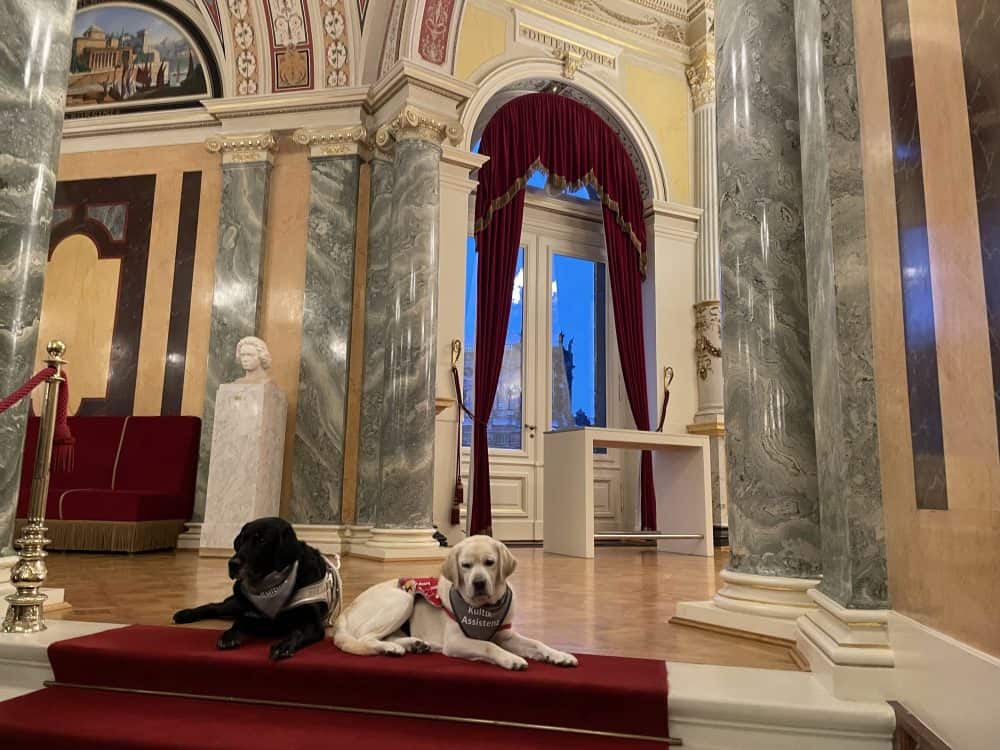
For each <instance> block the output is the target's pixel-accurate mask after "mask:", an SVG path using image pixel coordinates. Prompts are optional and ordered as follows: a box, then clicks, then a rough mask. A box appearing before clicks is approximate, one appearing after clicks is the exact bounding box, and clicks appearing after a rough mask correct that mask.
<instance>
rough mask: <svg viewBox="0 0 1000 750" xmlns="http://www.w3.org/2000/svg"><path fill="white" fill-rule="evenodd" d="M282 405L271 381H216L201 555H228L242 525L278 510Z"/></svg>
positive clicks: (285, 403) (281, 397) (285, 405)
mask: <svg viewBox="0 0 1000 750" xmlns="http://www.w3.org/2000/svg"><path fill="white" fill-rule="evenodd" d="M287 410H288V401H287V399H286V397H285V393H284V391H282V390H281V389H280V388H278V387H277V386H276V385H274V383H253V384H250V383H227V384H225V385H222V386H219V390H218V394H217V396H216V399H215V425H214V429H213V432H212V453H211V464H210V466H209V472H208V490H207V496H206V502H205V520H204V521H203V523H202V525H201V539H200V549H199V554H201V555H202V556H204V557H229V556H230V555H232V554H233V539H235V538H236V535H237V534H238V533H239V532H240V529H241V528H242V527H243V525H244V524H246V523H248V522H250V521H252V520H254V519H255V518H263V517H266V516H277V515H278V513H279V509H280V506H281V469H282V464H283V461H284V454H285V417H286V413H287Z"/></svg>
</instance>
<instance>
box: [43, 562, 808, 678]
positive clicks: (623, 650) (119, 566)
mask: <svg viewBox="0 0 1000 750" xmlns="http://www.w3.org/2000/svg"><path fill="white" fill-rule="evenodd" d="M514 552H515V555H516V556H517V558H518V562H519V564H518V569H517V572H516V573H515V574H514V576H513V578H512V579H511V583H512V585H513V587H514V589H515V591H516V592H517V602H518V610H517V620H518V628H519V629H520V630H521V631H522V632H524V633H525V634H526V635H530V636H532V637H535V638H539V639H541V640H543V641H546V642H548V643H550V644H552V645H553V646H556V647H558V648H562V649H567V650H570V651H581V652H590V653H600V654H608V655H617V656H645V657H652V658H662V659H669V660H671V661H685V662H695V663H701V664H720V665H726V666H739V667H762V668H769V669H789V670H792V669H796V668H797V667H796V665H795V663H794V662H793V661H792V658H791V656H790V655H789V652H788V649H786V648H782V647H780V646H773V645H768V644H764V643H757V642H753V641H749V640H745V639H742V638H737V637H733V636H728V635H720V634H716V633H709V632H706V631H701V630H696V629H694V628H690V627H685V626H682V625H671V624H670V623H669V622H668V621H669V619H670V618H671V617H672V616H673V614H674V608H675V605H676V603H677V602H678V601H689V600H701V599H709V598H711V596H712V595H713V594H714V593H715V591H716V590H717V589H718V587H719V581H718V572H719V571H720V570H721V569H722V568H723V567H724V566H725V563H726V555H725V554H724V553H723V554H717V556H716V558H715V559H714V560H708V559H705V558H700V557H689V556H684V555H667V554H660V553H658V552H656V551H655V550H654V549H652V548H635V547H632V548H628V547H601V548H599V549H598V550H597V557H596V558H595V559H593V560H582V559H578V558H571V557H561V556H558V555H545V554H544V553H543V552H542V550H541V549H538V548H520V549H515V550H514ZM48 566H49V578H48V581H47V583H46V585H49V586H53V587H60V588H64V589H65V590H66V600H67V601H68V602H69V603H70V604H71V605H72V609H70V610H67V611H64V612H57V613H53V614H52V615H50V616H51V617H53V618H56V617H61V618H65V619H72V620H89V621H98V622H119V623H137V624H146V625H163V624H168V623H169V622H170V618H171V615H172V614H173V613H174V611H176V610H178V609H181V608H184V607H191V606H194V605H197V604H204V603H205V602H208V601H219V600H221V599H222V598H224V597H225V596H226V595H227V594H228V593H229V591H230V589H231V586H232V584H231V582H230V581H229V579H228V578H227V576H226V563H225V560H221V559H211V558H201V557H198V555H197V553H196V552H194V551H188V550H178V551H176V552H156V553H148V554H139V555H103V554H90V553H66V552H53V553H51V554H50V556H49V558H48ZM438 567H439V566H438V565H437V564H435V563H412V562H411V563H378V562H372V561H368V560H361V559H358V558H355V557H345V558H344V563H343V567H342V569H341V573H342V575H343V578H344V588H345V594H346V599H347V600H348V601H350V600H351V599H353V598H354V597H355V596H356V595H357V594H358V593H359V592H360V591H361V590H362V589H364V588H366V587H367V586H370V585H371V584H373V583H377V582H378V581H381V580H385V579H388V578H394V577H397V576H402V575H414V576H421V575H435V574H436V573H437V572H438ZM203 625H204V626H207V627H223V624H222V623H220V622H214V623H204V624H203Z"/></svg>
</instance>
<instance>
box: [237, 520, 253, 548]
mask: <svg viewBox="0 0 1000 750" xmlns="http://www.w3.org/2000/svg"><path fill="white" fill-rule="evenodd" d="M249 525H250V524H248V523H245V524H243V528H242V529H240V533H239V534H237V535H236V538H235V539H234V540H233V552H239V551H240V545H241V544H243V533H244V532H245V531H246V530H247V526H249Z"/></svg>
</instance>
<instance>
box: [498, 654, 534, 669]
mask: <svg viewBox="0 0 1000 750" xmlns="http://www.w3.org/2000/svg"><path fill="white" fill-rule="evenodd" d="M497 665H498V666H501V667H503V668H504V669H509V670H511V671H512V672H523V671H524V670H526V669H527V668H528V662H527V661H525V660H524V659H522V658H521V657H520V656H518V655H517V654H505V655H504V657H503V658H502V659H501V660H500V661H498V662H497Z"/></svg>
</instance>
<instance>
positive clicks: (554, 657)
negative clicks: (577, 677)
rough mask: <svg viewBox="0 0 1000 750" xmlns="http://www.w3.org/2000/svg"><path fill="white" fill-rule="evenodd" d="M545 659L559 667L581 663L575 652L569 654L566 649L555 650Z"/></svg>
mask: <svg viewBox="0 0 1000 750" xmlns="http://www.w3.org/2000/svg"><path fill="white" fill-rule="evenodd" d="M545 661H547V662H548V663H549V664H555V665H556V666H557V667H575V666H577V665H578V664H579V662H578V661H577V660H576V657H575V656H573V654H567V653H565V652H564V651H553V652H552V653H550V654H549V655H548V656H547V657H546V658H545Z"/></svg>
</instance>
